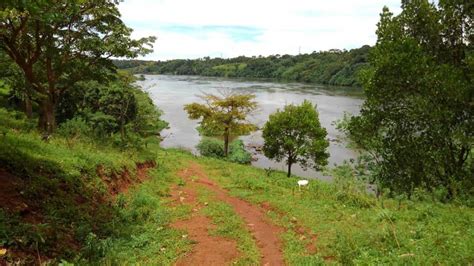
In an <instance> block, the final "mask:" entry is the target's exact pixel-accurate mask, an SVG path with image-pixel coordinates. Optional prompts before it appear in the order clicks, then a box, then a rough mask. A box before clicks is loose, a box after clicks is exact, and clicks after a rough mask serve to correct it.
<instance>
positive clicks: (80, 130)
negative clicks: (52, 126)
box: [57, 117, 92, 139]
mask: <svg viewBox="0 0 474 266" xmlns="http://www.w3.org/2000/svg"><path fill="white" fill-rule="evenodd" d="M57 133H58V134H59V135H61V136H63V137H65V138H67V139H75V138H78V137H84V136H89V135H90V134H91V133H92V129H91V127H90V126H89V125H88V124H87V122H86V121H85V120H84V119H82V118H81V117H75V118H73V119H69V120H67V121H66V122H64V123H62V124H61V125H60V126H59V128H58V131H57Z"/></svg>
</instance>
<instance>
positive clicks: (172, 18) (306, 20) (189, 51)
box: [119, 0, 400, 60]
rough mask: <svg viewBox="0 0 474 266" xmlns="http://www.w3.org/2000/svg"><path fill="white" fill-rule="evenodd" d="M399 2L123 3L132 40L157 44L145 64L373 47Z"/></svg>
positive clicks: (194, 0) (253, 0)
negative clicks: (386, 12) (380, 25)
mask: <svg viewBox="0 0 474 266" xmlns="http://www.w3.org/2000/svg"><path fill="white" fill-rule="evenodd" d="M384 5H385V6H388V7H389V8H390V10H392V12H394V13H398V12H399V10H400V8H399V6H400V0H232V1H230V0H124V2H122V3H121V4H120V5H119V8H120V11H121V13H122V18H123V20H124V21H125V23H126V24H127V25H128V26H130V27H132V28H133V29H134V30H135V31H134V35H133V36H134V37H143V36H149V35H153V36H156V37H157V38H158V39H157V41H156V43H155V48H154V50H155V51H154V52H153V54H150V55H148V56H147V57H146V58H145V59H151V60H167V59H176V58H200V57H205V56H210V57H221V56H222V57H235V56H239V55H247V56H252V55H270V54H298V53H299V52H300V51H301V53H309V52H312V51H320V50H328V49H332V48H337V49H351V48H357V47H360V46H362V45H364V44H370V45H372V44H374V43H375V40H376V36H375V29H376V23H377V22H378V19H379V13H380V11H381V10H382V7H383V6H384Z"/></svg>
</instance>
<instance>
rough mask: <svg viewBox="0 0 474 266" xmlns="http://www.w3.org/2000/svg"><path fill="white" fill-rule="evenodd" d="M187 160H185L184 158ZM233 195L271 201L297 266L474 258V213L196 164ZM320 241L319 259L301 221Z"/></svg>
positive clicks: (260, 172)
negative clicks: (309, 250) (300, 232)
mask: <svg viewBox="0 0 474 266" xmlns="http://www.w3.org/2000/svg"><path fill="white" fill-rule="evenodd" d="M182 156H184V157H186V155H182ZM188 157H189V159H190V160H191V159H192V160H197V161H198V162H199V163H201V164H203V165H204V166H205V167H206V169H207V171H208V173H209V174H210V175H209V176H210V177H211V178H213V179H215V180H217V181H218V182H219V183H220V184H221V185H223V186H224V187H226V188H227V189H229V190H230V192H231V194H233V195H235V196H238V197H241V198H244V199H247V200H249V201H251V202H254V203H264V202H265V203H269V204H270V205H271V206H272V207H273V208H274V211H271V212H270V213H269V215H271V216H272V217H273V218H274V220H275V222H276V223H278V224H281V225H282V226H284V227H285V228H287V229H288V231H287V233H285V234H284V235H283V238H284V241H285V250H284V253H285V257H286V259H287V261H288V262H289V263H290V264H292V265H301V264H312V263H318V262H322V258H325V259H327V260H328V261H331V260H333V261H337V262H340V263H344V264H350V263H357V264H380V263H400V264H405V263H414V264H437V263H441V264H466V263H470V262H472V261H473V260H474V255H473V254H472V250H474V209H472V208H468V207H464V206H457V205H452V204H441V203H436V202H430V201H423V202H420V201H416V202H415V201H408V200H404V201H402V203H401V205H400V206H399V203H398V201H395V200H389V199H385V200H384V202H383V205H384V208H382V207H381V202H380V201H377V200H376V199H375V198H373V197H371V196H367V195H363V194H358V193H356V192H350V191H349V190H347V188H346V190H341V189H340V188H339V187H337V186H336V185H334V184H327V183H324V182H318V181H312V182H311V184H310V186H309V189H308V190H306V191H302V192H299V191H298V190H297V189H296V190H295V188H296V180H297V179H296V178H286V177H285V174H284V173H281V172H274V173H272V174H271V176H267V175H266V173H265V171H264V170H261V169H257V168H252V167H248V166H241V165H236V164H231V163H227V162H222V161H218V160H214V159H205V158H199V159H193V158H192V157H191V156H188ZM294 220H296V221H298V224H300V225H303V226H305V227H307V228H309V229H310V230H311V231H312V232H313V233H315V234H317V235H318V240H317V248H318V252H317V254H316V255H310V254H308V253H307V252H306V251H305V248H304V247H305V246H306V244H307V243H306V241H307V239H301V237H300V236H298V235H297V234H296V233H295V232H294V231H295V230H296V227H295V223H294V222H292V221H294Z"/></svg>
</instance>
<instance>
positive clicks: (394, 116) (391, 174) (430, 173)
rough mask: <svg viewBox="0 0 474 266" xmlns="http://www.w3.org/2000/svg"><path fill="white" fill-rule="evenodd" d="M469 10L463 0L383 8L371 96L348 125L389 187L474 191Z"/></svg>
mask: <svg viewBox="0 0 474 266" xmlns="http://www.w3.org/2000/svg"><path fill="white" fill-rule="evenodd" d="M471 9H472V4H468V3H467V2H462V1H440V2H439V4H438V5H437V6H436V5H435V4H432V3H429V1H427V0H426V1H425V0H424V1H403V5H402V12H401V14H400V15H398V16H393V14H392V13H390V11H389V10H388V9H387V8H385V9H384V10H383V12H382V14H381V18H380V22H379V24H378V30H377V35H378V41H377V44H376V46H375V47H374V48H373V49H372V51H371V54H370V63H371V67H370V69H368V70H366V71H364V73H363V76H362V79H363V84H364V88H365V94H366V96H367V100H366V101H365V103H364V105H363V106H362V110H361V115H360V116H358V117H354V118H353V119H351V121H350V123H349V124H348V125H346V126H347V129H348V133H349V134H350V137H351V138H352V139H353V140H354V141H355V142H356V143H357V144H359V145H360V146H361V147H362V148H364V149H365V150H366V151H367V152H368V155H370V157H371V159H372V161H373V162H376V163H377V164H376V167H373V168H372V174H373V176H374V177H375V180H376V182H377V184H378V185H380V186H382V187H384V188H389V189H391V190H392V192H395V193H407V194H409V195H412V194H413V192H414V191H415V189H417V188H422V189H425V190H428V191H434V190H436V189H438V188H444V189H446V191H447V192H448V193H446V198H451V199H452V198H455V197H459V196H461V197H472V194H473V193H474V183H473V179H472V176H473V169H474V168H473V167H472V166H473V153H472V150H471V149H472V144H473V132H474V128H473V125H474V122H473V119H474V118H473V117H474V116H473V115H474V112H473V108H472V93H473V91H474V89H473V86H472V84H473V80H472V73H473V72H474V70H473V68H472V66H473V65H472V64H470V62H472V59H470V58H472V45H473V44H472V40H471V41H469V40H468V39H469V38H470V37H469V35H468V33H467V32H465V31H464V30H463V29H472V19H470V18H471V17H469V16H470V15H469V14H468V13H466V12H465V10H471ZM446 36H449V37H446ZM470 60H471V61H470ZM461 194H465V196H463V195H461ZM466 194H467V195H470V196H467V195H466Z"/></svg>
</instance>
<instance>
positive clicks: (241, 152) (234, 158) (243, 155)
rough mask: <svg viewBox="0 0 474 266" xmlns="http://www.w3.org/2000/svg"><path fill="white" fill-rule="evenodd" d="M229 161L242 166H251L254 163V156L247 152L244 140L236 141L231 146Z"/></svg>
mask: <svg viewBox="0 0 474 266" xmlns="http://www.w3.org/2000/svg"><path fill="white" fill-rule="evenodd" d="M228 159H229V161H231V162H234V163H240V164H249V163H250V162H251V161H252V155H251V154H250V153H249V152H248V151H246V150H245V146H244V143H243V141H242V140H240V139H239V140H235V141H233V142H232V143H231V144H230V153H229V158H228Z"/></svg>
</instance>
